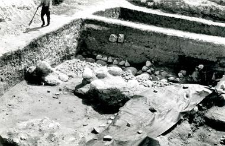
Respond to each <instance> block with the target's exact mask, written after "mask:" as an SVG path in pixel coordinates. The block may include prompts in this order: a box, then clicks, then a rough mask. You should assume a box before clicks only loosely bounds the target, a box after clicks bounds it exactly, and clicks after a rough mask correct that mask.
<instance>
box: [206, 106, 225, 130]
mask: <svg viewBox="0 0 225 146" xmlns="http://www.w3.org/2000/svg"><path fill="white" fill-rule="evenodd" d="M224 115H225V107H217V106H215V107H212V108H211V109H209V110H208V111H207V112H206V114H205V118H206V123H207V124H208V125H210V126H212V127H213V128H216V129H218V130H223V131H224V129H225V116H224Z"/></svg>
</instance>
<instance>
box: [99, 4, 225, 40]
mask: <svg viewBox="0 0 225 146" xmlns="http://www.w3.org/2000/svg"><path fill="white" fill-rule="evenodd" d="M95 14H96V15H99V16H104V17H109V18H117V19H122V20H126V21H132V22H137V23H145V24H149V25H154V26H159V27H165V28H172V29H177V30H182V31H188V32H194V33H200V34H207V35H213V36H222V37H224V36H225V27H222V26H216V25H209V24H206V23H202V22H197V21H191V20H187V19H181V18H175V17H168V16H164V15H158V14H153V13H145V12H142V11H136V10H131V9H127V8H113V9H108V10H106V11H100V12H97V13H95Z"/></svg>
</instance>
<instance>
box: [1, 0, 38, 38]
mask: <svg viewBox="0 0 225 146" xmlns="http://www.w3.org/2000/svg"><path fill="white" fill-rule="evenodd" d="M38 3H39V1H38V0H10V1H9V0H1V2H0V19H1V21H0V28H1V29H0V34H1V35H6V34H11V35H18V34H19V32H21V31H24V29H25V28H26V27H28V24H29V22H30V20H31V18H32V17H33V15H34V12H35V10H36V8H37V4H38ZM37 15H39V14H37ZM39 21H40V20H39V17H35V19H34V23H37V22H39Z"/></svg>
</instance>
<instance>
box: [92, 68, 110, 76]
mask: <svg viewBox="0 0 225 146" xmlns="http://www.w3.org/2000/svg"><path fill="white" fill-rule="evenodd" d="M95 75H96V77H97V78H99V79H104V78H105V77H107V76H108V75H109V74H108V69H107V67H100V68H98V69H96V70H95Z"/></svg>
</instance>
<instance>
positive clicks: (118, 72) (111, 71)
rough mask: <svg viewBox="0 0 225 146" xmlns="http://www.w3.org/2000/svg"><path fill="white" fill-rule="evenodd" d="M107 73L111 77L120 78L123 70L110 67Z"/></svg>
mask: <svg viewBox="0 0 225 146" xmlns="http://www.w3.org/2000/svg"><path fill="white" fill-rule="evenodd" d="M108 72H109V74H111V75H113V76H121V74H122V73H123V70H122V69H121V68H120V67H116V66H112V67H108Z"/></svg>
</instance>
